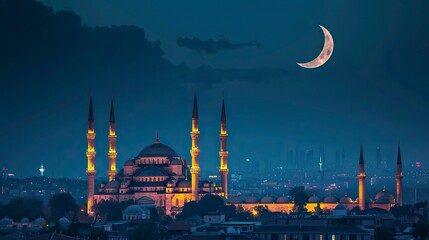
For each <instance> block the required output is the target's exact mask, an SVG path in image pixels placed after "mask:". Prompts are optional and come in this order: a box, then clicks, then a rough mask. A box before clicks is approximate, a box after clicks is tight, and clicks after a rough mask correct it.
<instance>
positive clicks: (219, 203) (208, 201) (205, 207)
mask: <svg viewBox="0 0 429 240" xmlns="http://www.w3.org/2000/svg"><path fill="white" fill-rule="evenodd" d="M198 205H199V207H200V211H201V213H207V212H217V211H222V210H223V208H224V205H225V202H224V201H223V199H222V198H221V197H219V196H217V195H205V196H204V197H202V198H201V199H200V201H199V202H198Z"/></svg>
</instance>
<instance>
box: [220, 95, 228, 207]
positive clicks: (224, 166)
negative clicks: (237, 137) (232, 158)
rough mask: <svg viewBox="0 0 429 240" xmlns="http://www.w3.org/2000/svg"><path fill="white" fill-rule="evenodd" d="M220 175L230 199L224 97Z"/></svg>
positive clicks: (221, 121) (223, 104) (226, 196)
mask: <svg viewBox="0 0 429 240" xmlns="http://www.w3.org/2000/svg"><path fill="white" fill-rule="evenodd" d="M219 139H220V150H219V157H220V169H219V172H220V177H221V182H222V183H221V185H222V191H223V194H224V197H225V198H226V199H228V172H229V170H228V150H227V148H226V141H227V139H228V133H227V132H226V113H225V101H224V99H222V113H221V117H220V134H219Z"/></svg>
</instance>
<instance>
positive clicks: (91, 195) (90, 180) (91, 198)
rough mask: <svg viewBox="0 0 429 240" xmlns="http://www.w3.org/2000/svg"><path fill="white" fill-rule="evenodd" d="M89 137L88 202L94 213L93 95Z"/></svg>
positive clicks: (88, 210)
mask: <svg viewBox="0 0 429 240" xmlns="http://www.w3.org/2000/svg"><path fill="white" fill-rule="evenodd" d="M86 138H87V139H88V149H87V150H86V157H87V158H88V168H87V169H86V175H87V176H88V202H87V213H88V215H91V216H92V215H93V211H92V206H93V204H94V177H95V165H94V159H95V149H94V139H95V132H94V112H93V109H92V96H91V98H90V102H89V116H88V133H87V134H86Z"/></svg>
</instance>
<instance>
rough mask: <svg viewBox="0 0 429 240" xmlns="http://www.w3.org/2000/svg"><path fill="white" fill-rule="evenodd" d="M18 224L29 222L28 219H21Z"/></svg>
mask: <svg viewBox="0 0 429 240" xmlns="http://www.w3.org/2000/svg"><path fill="white" fill-rule="evenodd" d="M19 222H20V223H30V220H29V219H28V218H26V217H25V218H23V219H21V221H19Z"/></svg>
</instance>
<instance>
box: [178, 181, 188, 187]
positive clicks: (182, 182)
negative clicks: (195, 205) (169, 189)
mask: <svg viewBox="0 0 429 240" xmlns="http://www.w3.org/2000/svg"><path fill="white" fill-rule="evenodd" d="M177 187H183V188H190V187H191V181H189V180H180V181H179V182H178V183H177Z"/></svg>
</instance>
